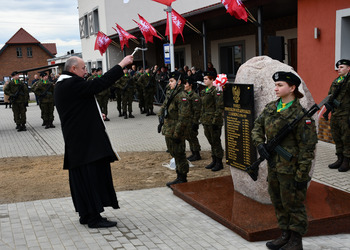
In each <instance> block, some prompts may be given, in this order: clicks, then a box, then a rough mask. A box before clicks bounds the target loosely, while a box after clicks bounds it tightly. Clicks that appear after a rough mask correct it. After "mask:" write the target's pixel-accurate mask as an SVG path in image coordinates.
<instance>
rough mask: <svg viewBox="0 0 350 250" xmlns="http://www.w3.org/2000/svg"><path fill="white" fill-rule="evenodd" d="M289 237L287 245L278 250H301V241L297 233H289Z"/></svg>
mask: <svg viewBox="0 0 350 250" xmlns="http://www.w3.org/2000/svg"><path fill="white" fill-rule="evenodd" d="M291 232H292V233H291V236H290V239H289V241H288V243H287V244H285V245H284V246H283V247H281V248H280V250H302V249H303V241H302V237H301V235H300V234H299V233H297V232H294V231H291Z"/></svg>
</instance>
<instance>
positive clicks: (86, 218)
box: [79, 215, 107, 225]
mask: <svg viewBox="0 0 350 250" xmlns="http://www.w3.org/2000/svg"><path fill="white" fill-rule="evenodd" d="M100 219H101V220H105V221H107V218H105V217H102V216H100ZM79 223H80V224H82V225H86V224H88V223H89V215H85V216H81V217H80V218H79Z"/></svg>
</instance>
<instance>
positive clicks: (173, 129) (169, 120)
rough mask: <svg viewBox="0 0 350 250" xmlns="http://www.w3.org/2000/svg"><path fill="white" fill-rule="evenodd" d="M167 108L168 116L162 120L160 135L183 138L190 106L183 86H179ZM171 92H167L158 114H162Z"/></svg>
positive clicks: (188, 119)
mask: <svg viewBox="0 0 350 250" xmlns="http://www.w3.org/2000/svg"><path fill="white" fill-rule="evenodd" d="M173 91H175V92H174V94H173V95H175V97H174V98H173V99H172V101H171V103H170V105H169V107H168V116H167V117H166V118H165V119H164V125H163V128H162V134H163V135H164V136H166V137H172V138H181V137H184V136H185V131H186V128H187V126H188V125H189V121H190V119H191V115H192V114H191V104H190V102H189V100H188V95H187V93H186V92H185V91H184V89H183V85H179V86H178V87H177V88H176V89H175V90H173ZM171 93H172V91H169V92H167V96H166V99H165V101H164V103H163V105H162V107H161V110H160V114H162V113H163V111H164V109H165V107H166V105H167V103H168V100H169V97H170V96H171Z"/></svg>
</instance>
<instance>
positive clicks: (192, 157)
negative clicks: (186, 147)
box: [187, 151, 202, 161]
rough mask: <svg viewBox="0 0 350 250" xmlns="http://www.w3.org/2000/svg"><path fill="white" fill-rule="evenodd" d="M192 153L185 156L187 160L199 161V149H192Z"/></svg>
mask: <svg viewBox="0 0 350 250" xmlns="http://www.w3.org/2000/svg"><path fill="white" fill-rule="evenodd" d="M192 153H193V154H192V155H191V156H190V157H188V158H187V160H189V161H199V160H201V159H202V157H201V155H200V154H199V151H192Z"/></svg>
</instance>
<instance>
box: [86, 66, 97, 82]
mask: <svg viewBox="0 0 350 250" xmlns="http://www.w3.org/2000/svg"><path fill="white" fill-rule="evenodd" d="M95 77H97V71H96V68H92V69H91V76H89V77H88V79H87V80H88V81H90V80H93V79H95Z"/></svg>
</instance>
